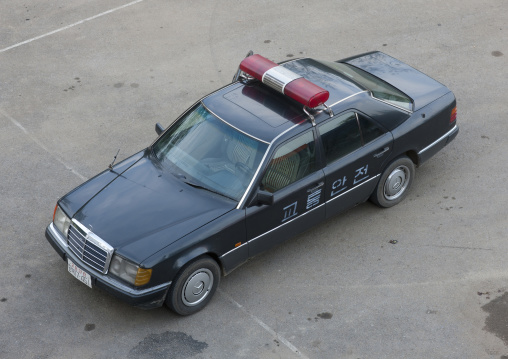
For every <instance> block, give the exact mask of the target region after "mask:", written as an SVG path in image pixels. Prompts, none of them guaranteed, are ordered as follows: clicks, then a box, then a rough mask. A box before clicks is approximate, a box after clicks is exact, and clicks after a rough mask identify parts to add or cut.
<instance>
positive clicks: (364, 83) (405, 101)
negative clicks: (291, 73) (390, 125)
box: [320, 61, 413, 111]
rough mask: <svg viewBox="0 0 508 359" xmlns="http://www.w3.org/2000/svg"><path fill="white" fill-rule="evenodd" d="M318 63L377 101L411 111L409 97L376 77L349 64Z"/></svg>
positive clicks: (411, 101)
mask: <svg viewBox="0 0 508 359" xmlns="http://www.w3.org/2000/svg"><path fill="white" fill-rule="evenodd" d="M320 62H321V63H323V64H324V65H326V66H328V67H330V68H332V69H333V70H335V71H338V72H340V73H341V74H343V75H344V76H346V77H348V78H350V79H351V80H352V81H353V82H355V83H357V84H359V85H360V86H361V87H363V88H365V89H367V90H369V91H370V92H371V93H372V96H373V97H375V98H377V99H378V100H381V101H385V102H388V103H389V104H392V105H394V106H397V107H400V108H402V109H404V110H407V111H412V110H413V100H411V98H410V97H409V96H407V95H406V94H405V93H403V92H402V91H399V90H397V89H396V88H395V87H393V86H392V85H390V84H388V83H387V82H385V81H383V80H381V79H379V78H377V77H376V76H373V75H371V74H369V73H368V72H365V71H363V70H361V69H359V68H356V67H354V66H351V65H349V64H344V63H339V62H329V61H320Z"/></svg>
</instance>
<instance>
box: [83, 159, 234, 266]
mask: <svg viewBox="0 0 508 359" xmlns="http://www.w3.org/2000/svg"><path fill="white" fill-rule="evenodd" d="M236 204H237V203H236V202H234V201H232V200H230V199H227V198H225V197H222V196H220V195H217V194H213V193H211V192H208V191H206V190H204V189H199V188H194V187H191V186H189V185H187V184H185V183H183V182H182V181H180V180H179V179H177V178H176V177H174V176H173V175H172V174H171V173H169V172H168V171H166V170H164V169H163V168H162V167H161V166H160V165H159V164H158V162H157V161H156V160H155V159H154V158H153V157H151V155H145V156H143V157H142V158H141V159H140V160H139V161H137V162H136V163H135V164H134V165H132V166H131V167H130V168H129V169H128V170H126V171H125V172H123V173H122V174H121V175H117V177H116V178H115V179H114V180H112V181H111V182H109V183H108V184H107V185H106V186H105V187H104V188H102V190H100V191H99V192H98V193H97V194H95V195H94V196H93V197H92V198H91V199H90V200H89V201H88V202H87V203H86V204H84V205H83V206H82V207H81V208H80V209H79V210H78V211H77V212H76V213H75V215H74V218H75V219H76V220H78V221H79V222H80V223H82V224H83V225H84V226H85V227H87V228H89V229H90V230H92V231H93V232H94V233H95V234H97V235H98V236H99V237H101V238H102V239H103V240H104V241H106V242H107V243H109V244H110V245H111V246H113V247H114V248H115V250H119V249H122V248H124V249H125V251H128V252H132V251H134V252H136V251H139V250H141V251H143V252H144V251H146V254H147V255H149V254H152V253H155V252H156V251H157V250H159V249H162V248H164V247H165V246H167V245H169V244H171V243H173V242H174V241H176V240H178V239H179V238H181V237H183V236H185V235H186V234H188V233H190V232H192V231H194V230H196V229H197V228H199V227H201V226H203V225H205V224H206V223H208V222H210V221H212V220H214V219H216V218H217V217H220V216H222V215H223V214H225V213H226V212H228V211H230V210H232V209H234V208H235V206H236ZM157 234H161V235H157ZM162 234H163V235H162ZM161 237H163V238H161ZM147 242H149V243H147ZM147 246H148V247H149V250H148V249H147V248H146V247H147ZM127 248H130V249H127ZM121 253H122V251H121V250H120V254H121ZM137 254H138V255H137V257H138V258H139V256H141V255H140V253H137Z"/></svg>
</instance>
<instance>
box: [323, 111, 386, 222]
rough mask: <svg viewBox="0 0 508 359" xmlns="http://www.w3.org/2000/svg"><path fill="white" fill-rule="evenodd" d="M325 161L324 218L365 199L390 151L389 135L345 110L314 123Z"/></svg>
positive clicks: (363, 118)
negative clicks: (316, 123) (328, 118)
mask: <svg viewBox="0 0 508 359" xmlns="http://www.w3.org/2000/svg"><path fill="white" fill-rule="evenodd" d="M318 133H319V134H320V138H321V143H322V146H323V153H324V157H325V160H326V166H325V168H324V172H325V178H326V179H325V202H326V217H327V218H329V217H332V216H333V215H335V214H337V213H339V212H342V211H345V210H347V209H349V208H351V207H353V206H355V205H357V204H359V203H361V202H364V201H365V200H367V199H368V198H369V196H370V195H371V193H372V192H373V190H374V188H375V186H376V184H377V182H378V180H379V175H380V172H381V171H382V170H383V167H384V165H385V162H386V159H387V158H388V156H389V154H390V152H391V151H392V144H393V137H392V134H391V133H390V132H388V131H386V130H384V129H383V128H382V127H381V126H380V125H378V124H377V123H376V122H375V121H373V120H372V119H370V118H368V117H367V116H365V115H363V114H362V113H360V112H358V111H355V110H349V111H346V112H345V113H342V114H340V115H337V116H335V117H333V118H331V119H330V120H327V121H326V122H324V123H322V124H320V125H319V126H318Z"/></svg>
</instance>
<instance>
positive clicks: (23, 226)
mask: <svg viewBox="0 0 508 359" xmlns="http://www.w3.org/2000/svg"><path fill="white" fill-rule="evenodd" d="M250 49H252V50H254V52H256V53H260V54H262V55H264V56H266V57H268V58H270V59H272V60H275V61H282V60H286V59H288V58H293V57H298V56H312V57H317V58H321V59H326V60H337V59H340V58H344V57H348V56H352V55H355V54H358V53H362V52H366V51H371V50H382V51H384V52H386V53H388V54H389V55H391V56H394V57H396V58H398V59H401V60H402V61H405V62H407V63H408V64H410V65H412V66H414V67H416V68H418V69H420V70H421V71H423V72H424V73H427V74H429V75H430V76H432V77H433V78H435V79H437V80H438V81H440V82H442V83H444V84H446V85H447V86H448V87H449V88H450V89H452V90H453V91H454V93H455V95H456V97H457V101H458V124H459V125H460V133H459V136H458V137H457V138H456V140H455V141H454V142H452V143H451V144H450V145H449V146H447V147H446V148H445V149H444V150H443V151H441V152H440V153H439V154H437V155H436V156H435V157H434V158H432V159H431V160H430V161H429V162H427V163H426V164H424V165H423V166H422V167H421V168H419V169H417V172H416V180H415V182H414V183H413V188H412V189H411V192H410V193H409V195H408V197H407V199H406V200H405V201H404V202H403V203H401V204H400V205H398V206H396V207H394V208H391V209H388V210H381V209H379V208H377V207H375V206H373V205H372V204H370V203H366V204H363V205H360V206H358V207H356V208H354V209H353V210H350V211H349V212H347V213H345V214H344V215H341V216H339V217H337V218H334V219H331V220H329V221H327V222H326V223H324V224H322V225H320V226H318V227H315V228H314V229H312V230H310V231H308V232H306V233H304V234H302V235H300V236H298V237H297V238H295V239H293V240H291V241H289V242H286V243H284V244H283V245H281V246H279V247H277V248H276V249H275V250H273V251H272V252H269V253H265V254H263V255H260V256H258V257H257V258H255V259H254V260H252V261H250V262H249V263H247V264H246V265H244V266H242V267H240V268H239V269H238V270H236V271H234V272H233V273H232V274H231V275H229V276H227V277H225V278H223V279H222V282H221V285H220V289H219V292H218V293H217V294H216V296H215V297H214V298H213V300H212V302H211V303H210V305H209V306H208V307H207V308H206V309H205V310H203V311H201V312H199V313H198V314H196V315H193V316H191V317H185V318H182V317H178V316H176V315H174V314H172V313H171V312H169V311H168V310H166V309H165V308H160V309H156V310H151V311H142V310H139V309H136V308H131V307H129V306H127V305H126V304H124V303H122V302H120V301H118V300H116V299H115V298H113V297H111V296H109V295H107V294H105V293H104V292H100V291H98V290H91V289H89V288H88V287H86V286H85V285H83V284H81V283H80V282H78V281H77V280H76V279H74V278H73V277H72V276H70V274H69V273H68V272H67V268H66V264H65V262H63V261H62V260H61V259H60V257H59V256H58V255H57V254H56V252H55V251H54V250H53V248H52V247H51V246H50V245H49V244H48V242H47V241H46V239H45V238H44V230H45V227H46V225H47V224H48V223H49V222H50V221H51V218H52V214H53V209H54V206H55V202H56V200H57V199H58V198H59V196H62V195H64V194H65V193H66V192H67V191H69V190H71V189H72V188H74V187H75V186H77V185H79V184H80V183H82V182H83V181H84V180H85V179H86V178H90V177H92V176H93V175H95V174H96V173H98V172H100V171H102V170H103V169H105V168H106V167H107V165H108V164H109V163H110V162H111V161H112V159H113V156H114V155H115V154H116V152H117V151H118V149H120V154H119V159H118V160H121V159H123V158H125V157H127V156H129V155H130V154H133V153H135V152H137V151H139V150H141V149H143V148H144V147H146V146H147V145H149V144H150V143H151V141H152V140H153V139H154V138H155V136H156V135H155V132H154V124H155V123H156V122H161V123H162V124H163V125H165V126H166V125H169V124H170V123H171V122H172V121H173V120H174V119H175V118H176V117H177V116H178V115H179V114H180V113H181V112H182V111H184V110H185V109H186V108H187V107H188V106H190V105H191V104H192V103H194V101H196V100H197V99H198V98H200V97H201V96H203V95H205V94H207V93H209V92H211V91H213V90H214V89H216V88H218V87H220V86H223V85H225V84H227V83H228V82H229V81H231V78H232V76H233V74H234V73H235V71H236V69H237V67H238V64H239V62H240V61H241V59H242V58H243V56H245V54H246V53H247V51H248V50H250ZM507 68H508V3H507V2H506V0H491V1H487V2H485V1H478V0H460V1H459V0H450V1H435V0H430V1H429V0H427V1H407V2H401V1H399V2H394V1H374V0H372V1H371V0H355V1H321V0H318V1H312V2H310V1H309V2H304V1H298V0H297V1H295V0H292V1H290V0H283V1H277V2H275V1H255V2H247V1H233V0H228V1H226V0H222V1H221V0H215V1H199V0H196V1H195V0H191V1H162V0H138V1H135V2H129V1H128V0H123V1H122V0H101V1H98V0H91V1H84V0H76V1H72V2H69V1H63V0H56V1H52V2H51V4H49V3H48V2H44V1H35V0H28V1H25V2H20V1H17V0H3V1H2V2H1V3H0V154H1V160H0V204H1V206H0V270H1V272H0V273H1V274H0V358H8V359H10V358H177V359H187V358H362V359H363V358H496V359H500V358H505V359H506V358H508V329H507V328H508V298H507V296H508V294H507V293H508V269H507V260H506V259H507V252H508V219H507V213H508V211H507V209H506V202H507V200H508V194H507V180H508V166H507V161H506V154H507V153H508V141H507V138H508V125H507V114H508V101H507V100H506V93H507V90H508V86H507V82H508V75H507V73H508V72H507V70H506V69H507ZM390 241H391V243H390Z"/></svg>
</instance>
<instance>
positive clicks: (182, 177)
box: [176, 173, 234, 201]
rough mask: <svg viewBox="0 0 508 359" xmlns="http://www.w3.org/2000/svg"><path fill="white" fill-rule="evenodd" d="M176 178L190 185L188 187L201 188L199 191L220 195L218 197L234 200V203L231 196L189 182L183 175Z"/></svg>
mask: <svg viewBox="0 0 508 359" xmlns="http://www.w3.org/2000/svg"><path fill="white" fill-rule="evenodd" d="M176 177H177V178H179V179H180V180H182V181H183V182H184V183H186V184H188V185H189V186H191V187H194V188H199V189H204V190H205V191H208V192H212V193H215V194H218V195H220V196H222V197H226V198H229V199H231V200H233V201H234V198H231V197H229V196H226V195H225V194H224V193H220V192H218V191H215V190H213V189H211V188H208V187H205V186H202V185H200V184H197V183H194V182H190V181H189V180H187V178H186V177H185V176H184V175H182V174H181V173H179V174H177V175H176Z"/></svg>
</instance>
